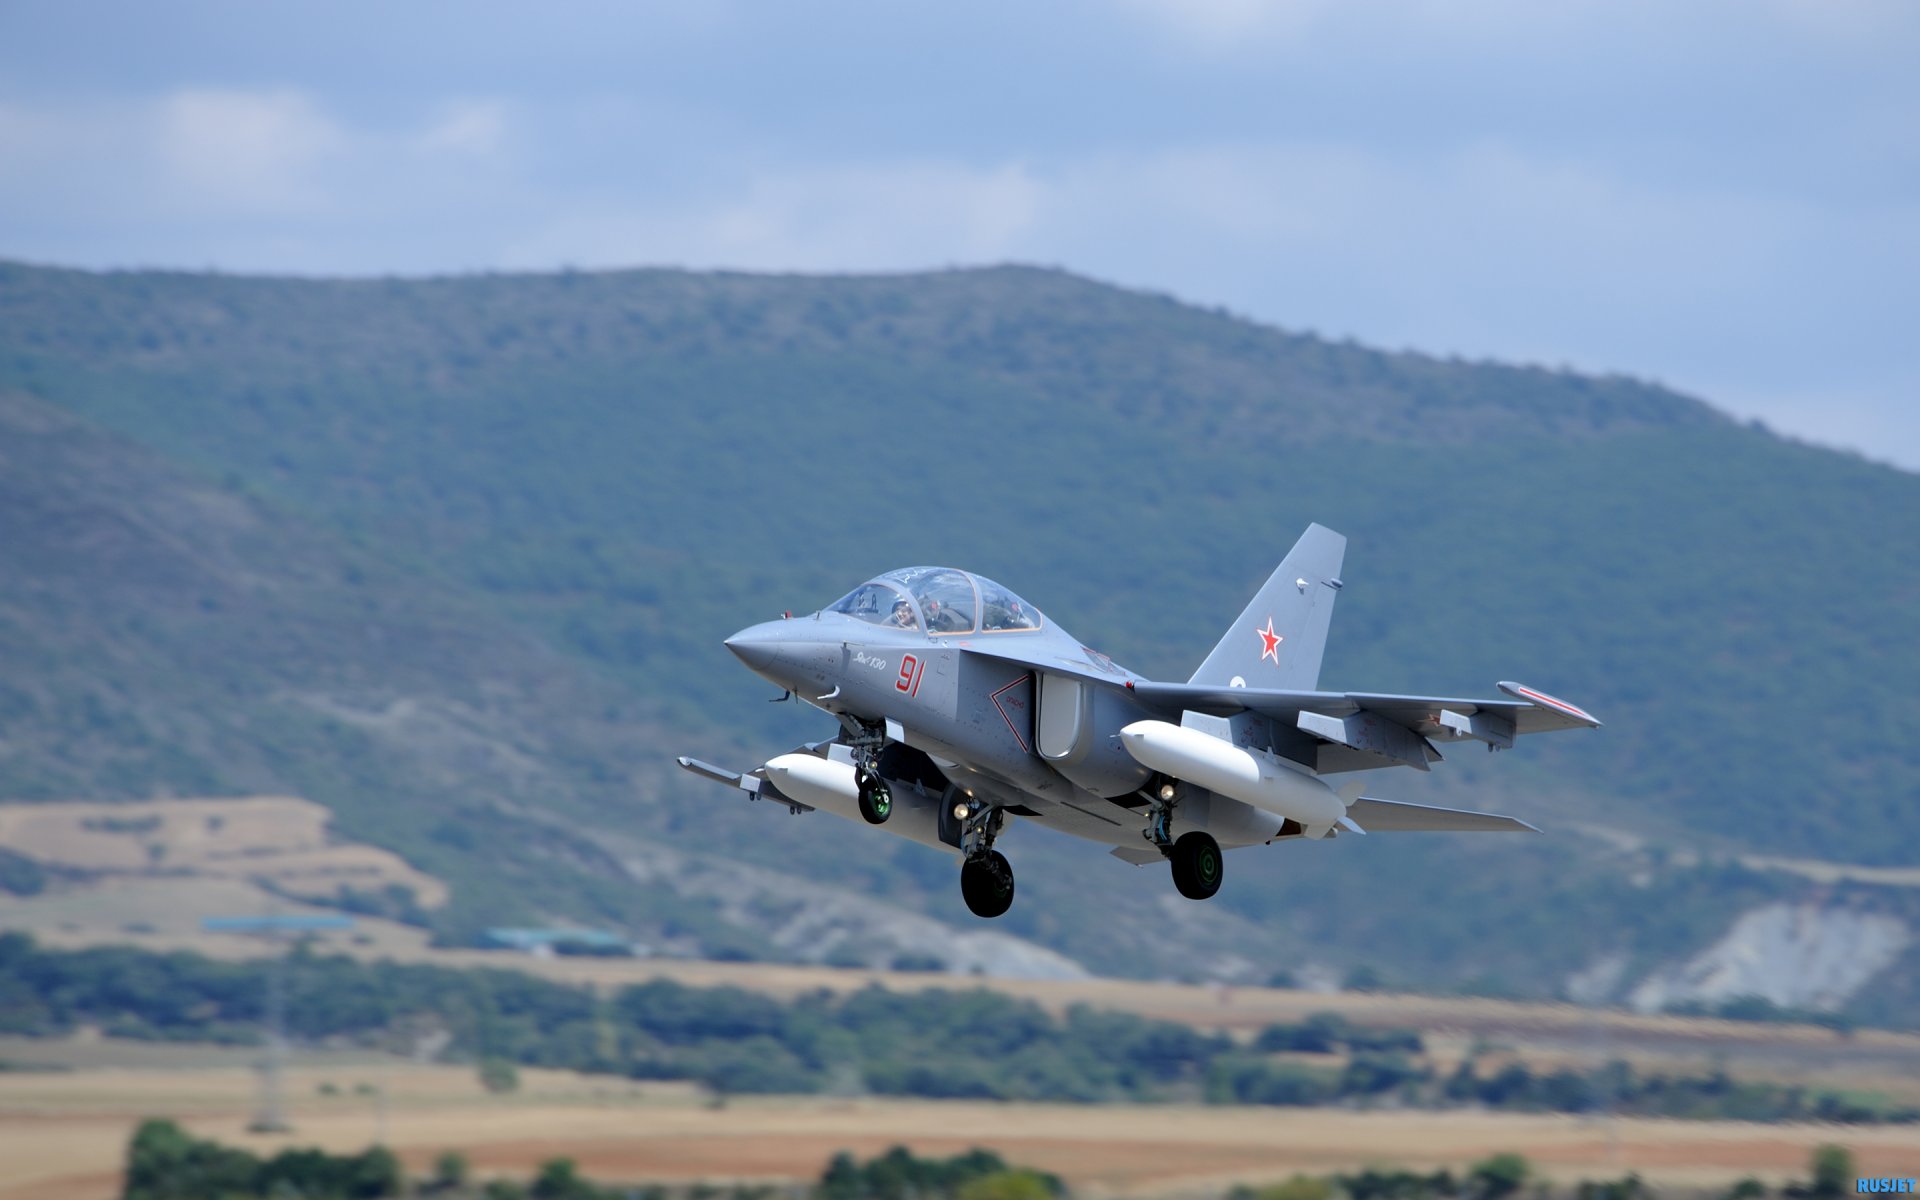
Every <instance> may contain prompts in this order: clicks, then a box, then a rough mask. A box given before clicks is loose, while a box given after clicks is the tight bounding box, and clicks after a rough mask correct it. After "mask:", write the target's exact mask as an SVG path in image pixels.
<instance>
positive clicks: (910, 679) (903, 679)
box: [893, 654, 920, 696]
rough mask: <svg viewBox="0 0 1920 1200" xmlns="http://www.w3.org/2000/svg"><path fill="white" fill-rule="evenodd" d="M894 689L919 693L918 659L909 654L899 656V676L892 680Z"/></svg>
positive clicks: (910, 693)
mask: <svg viewBox="0 0 1920 1200" xmlns="http://www.w3.org/2000/svg"><path fill="white" fill-rule="evenodd" d="M893 687H894V690H895V691H900V692H906V693H908V694H909V695H914V696H917V695H919V694H920V660H919V659H917V658H915V657H914V656H913V655H911V654H902V655H901V656H900V678H898V679H896V680H894V681H893Z"/></svg>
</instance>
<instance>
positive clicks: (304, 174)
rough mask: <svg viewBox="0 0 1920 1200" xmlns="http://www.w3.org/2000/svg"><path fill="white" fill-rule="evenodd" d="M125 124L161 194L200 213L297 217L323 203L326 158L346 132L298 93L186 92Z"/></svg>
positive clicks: (344, 144) (345, 142)
mask: <svg viewBox="0 0 1920 1200" xmlns="http://www.w3.org/2000/svg"><path fill="white" fill-rule="evenodd" d="M129 125H130V126H131V127H132V128H133V129H136V130H138V131H139V133H140V134H141V135H142V141H143V142H144V143H145V144H146V145H147V146H148V147H150V150H149V151H148V152H149V153H150V154H152V156H153V158H154V159H155V165H156V166H157V167H158V169H159V175H160V178H159V180H157V181H156V182H157V183H158V190H159V191H160V194H162V195H164V196H167V197H170V198H171V199H172V201H173V203H174V204H175V205H177V206H178V207H179V208H180V209H182V210H186V211H192V212H195V213H198V214H207V213H221V212H229V213H236V214H246V215H261V214H279V215H297V214H301V213H305V212H310V211H312V210H313V209H314V208H315V207H316V206H317V205H318V204H320V203H323V202H324V199H325V197H324V176H325V174H326V172H327V168H328V166H329V160H331V159H336V158H337V157H338V156H339V155H341V154H342V153H344V152H345V151H347V149H348V147H349V139H348V136H347V134H346V133H345V132H344V131H343V130H342V129H341V128H340V127H339V126H338V125H336V124H335V123H334V122H333V121H332V120H331V119H329V118H328V117H327V116H325V115H324V114H323V113H322V112H321V111H320V107H319V106H318V105H317V104H316V103H315V102H314V101H313V100H312V99H311V98H309V97H307V96H305V95H303V94H301V93H300V92H297V91H292V90H287V89H275V90H271V91H265V92H247V91H220V90H210V89H188V90H184V91H179V92H174V93H172V94H170V95H167V96H164V97H161V98H160V99H159V100H158V101H157V102H156V103H154V104H153V105H151V106H150V107H148V108H147V109H146V110H145V111H143V112H136V113H134V114H132V119H131V120H130V122H129Z"/></svg>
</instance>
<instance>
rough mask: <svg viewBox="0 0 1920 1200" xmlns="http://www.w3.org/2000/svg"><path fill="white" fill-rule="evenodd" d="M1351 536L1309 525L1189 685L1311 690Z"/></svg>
mask: <svg viewBox="0 0 1920 1200" xmlns="http://www.w3.org/2000/svg"><path fill="white" fill-rule="evenodd" d="M1346 554H1347V539H1346V538H1344V537H1342V536H1340V535H1339V534H1337V533H1335V532H1334V531H1333V530H1331V529H1328V528H1326V527H1325V526H1323V525H1309V526H1307V531H1306V532H1305V533H1303V534H1301V535H1300V540H1299V541H1297V542H1295V543H1294V544H1293V549H1292V550H1290V551H1288V552H1287V556H1286V558H1284V559H1282V560H1281V562H1280V566H1279V567H1278V568H1277V569H1275V571H1274V573H1273V575H1272V576H1271V577H1269V578H1268V580H1267V582H1266V584H1265V585H1264V586H1263V587H1261V589H1260V591H1259V593H1258V594H1257V595H1255V596H1254V598H1253V602H1252V603H1251V604H1248V605H1247V608H1246V611H1245V612H1243V613H1241V614H1240V619H1239V620H1237V621H1235V622H1234V623H1233V627H1232V628H1231V629H1229V630H1227V635H1226V636H1225V637H1223V638H1221V639H1220V644H1219V645H1217V646H1215V647H1214V648H1213V653H1211V654H1209V655H1207V661H1205V662H1203V663H1201V664H1200V669H1199V670H1198V671H1195V672H1194V673H1193V678H1192V679H1190V680H1188V682H1189V683H1197V684H1208V685H1211V686H1214V687H1228V686H1230V687H1250V688H1277V689H1281V690H1285V691H1301V692H1310V691H1313V690H1314V689H1315V688H1316V687H1318V686H1319V683H1320V659H1321V657H1322V656H1323V655H1324V654H1325V653H1326V650H1327V624H1328V622H1330V621H1331V620H1333V600H1334V597H1335V596H1336V595H1338V594H1339V591H1340V564H1341V562H1342V560H1344V559H1345V558H1346Z"/></svg>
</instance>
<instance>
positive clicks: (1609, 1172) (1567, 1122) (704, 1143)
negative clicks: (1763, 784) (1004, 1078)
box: [0, 1043, 1920, 1200]
mask: <svg viewBox="0 0 1920 1200" xmlns="http://www.w3.org/2000/svg"><path fill="white" fill-rule="evenodd" d="M22 1045H23V1044H21V1043H0V1054H5V1055H17V1054H18V1052H19V1051H20V1050H21V1048H22ZM25 1045H26V1046H28V1047H30V1048H31V1047H37V1049H38V1050H39V1051H40V1052H41V1053H42V1054H46V1053H49V1052H55V1051H58V1052H60V1053H70V1054H73V1055H77V1056H78V1058H79V1059H80V1060H81V1061H84V1062H87V1063H90V1064H92V1065H88V1066H84V1067H82V1068H81V1069H77V1070H73V1071H69V1072H61V1073H53V1072H46V1073H43V1072H9V1073H5V1074H0V1200H93V1198H96V1197H98V1198H100V1200H105V1198H106V1197H109V1196H112V1195H113V1194H114V1193H115V1189H116V1187H117V1172H116V1165H117V1161H118V1159H119V1157H120V1155H121V1153H122V1152H123V1150H124V1147H125V1144H126V1139H127V1137H128V1135H129V1134H130V1133H131V1131H132V1129H133V1126H134V1124H135V1123H136V1122H137V1121H138V1120H139V1119H140V1118H141V1117H144V1116H150V1115H167V1116H173V1117H176V1118H178V1119H180V1120H181V1121H182V1122H183V1123H184V1124H185V1125H186V1126H187V1127H188V1128H189V1129H190V1130H192V1131H193V1132H195V1133H198V1134H201V1135H204V1136H211V1137H216V1138H219V1139H221V1140H223V1141H226V1142H230V1143H233V1144H237V1145H246V1146H250V1147H253V1148H255V1149H263V1150H270V1149H274V1148H277V1147H279V1146H282V1145H289V1144H304V1145H321V1146H325V1147H327V1148H330V1149H333V1150H352V1149H358V1148H360V1147H363V1146H365V1145H366V1144H368V1143H369V1142H370V1141H372V1140H374V1139H375V1138H376V1137H377V1136H380V1134H381V1132H382V1131H383V1130H384V1140H385V1141H386V1142H387V1144H388V1145H390V1146H392V1147H393V1148H394V1149H395V1150H396V1151H397V1152H398V1153H399V1154H400V1155H401V1157H402V1158H403V1159H404V1160H405V1161H406V1162H407V1164H408V1165H409V1167H410V1168H412V1169H414V1170H416V1171H423V1170H425V1169H426V1167H427V1166H428V1165H429V1164H430V1163H431V1162H432V1160H433V1158H434V1157H435V1156H436V1155H437V1154H439V1153H440V1152H442V1151H444V1150H448V1149H456V1150H460V1151H462V1152H464V1153H465V1154H467V1155H468V1157H469V1158H470V1159H471V1161H472V1162H473V1164H474V1166H475V1167H476V1169H477V1170H478V1171H479V1172H480V1173H482V1174H490V1173H509V1174H513V1175H516V1176H519V1177H522V1178H524V1177H526V1176H528V1175H530V1174H531V1173H532V1171H533V1169H534V1168H535V1167H536V1166H537V1165H538V1164H539V1163H540V1162H542V1161H544V1160H546V1159H548V1158H552V1157H555V1156H565V1157H569V1158H573V1159H575V1160H576V1161H577V1162H578V1163H579V1164H580V1166H581V1168H582V1169H583V1170H584V1171H585V1172H586V1173H588V1174H589V1175H592V1176H594V1177H597V1178H600V1179H605V1180H627V1181H640V1180H660V1181H691V1180H700V1179H706V1180H718V1181H731V1180H750V1181H796V1180H804V1179H808V1178H811V1177H813V1176H816V1175H817V1174H818V1172H819V1170H820V1169H821V1167H822V1166H824V1164H825V1162H826V1160H827V1159H828V1157H830V1156H831V1155H832V1154H833V1153H834V1152H835V1151H836V1150H840V1149H849V1150H852V1151H854V1152H855V1153H857V1154H861V1155H869V1154H873V1153H877V1152H879V1151H881V1150H884V1149H886V1148H887V1147H889V1146H892V1145H896V1144H905V1145H907V1146H910V1147H912V1148H913V1149H915V1150H916V1151H918V1152H921V1153H929V1154H950V1153H955V1152H958V1151H960V1150H964V1149H966V1148H968V1147H970V1146H976V1145H978V1146H987V1147H991V1148H993V1149H996V1150H998V1151H1000V1152H1001V1153H1002V1154H1004V1155H1005V1156H1006V1157H1007V1158H1008V1159H1009V1160H1010V1161H1014V1162H1019V1163H1024V1164H1027V1165H1031V1166H1036V1167H1040V1168H1043V1169H1046V1170H1049V1171H1054V1172H1056V1173H1058V1174H1060V1175H1061V1176H1063V1177H1064V1178H1065V1179H1066V1180H1067V1181H1068V1182H1069V1183H1070V1184H1071V1185H1072V1186H1073V1187H1074V1188H1075V1190H1076V1191H1078V1192H1081V1193H1082V1194H1085V1195H1090V1196H1108V1195H1114V1196H1164V1195H1194V1194H1200V1193H1208V1192H1213V1191H1216V1190H1220V1189H1223V1188H1224V1187H1225V1186H1227V1185H1229V1184H1231V1183H1233V1182H1239V1181H1259V1180H1269V1179H1276V1178H1285V1177H1287V1176H1288V1175H1291V1174H1292V1173H1294V1172H1296V1171H1308V1172H1318V1171H1328V1170H1334V1169H1344V1168H1355V1167H1360V1166H1363V1165H1367V1164H1399V1165H1406V1166H1412V1167H1420V1168H1428V1169H1430V1168H1433V1167H1438V1166H1448V1167H1453V1168H1456V1169H1457V1168H1460V1167H1463V1166H1466V1165H1468V1164H1470V1163H1472V1162H1473V1161H1476V1160H1478V1159H1480V1158H1484V1157H1485V1156H1487V1155H1489V1154H1492V1153H1496V1152H1499V1151H1503V1150H1513V1151H1517V1152H1519V1153H1522V1154H1525V1155H1526V1156H1527V1157H1528V1158H1529V1159H1531V1160H1532V1161H1533V1162H1534V1163H1535V1164H1536V1165H1537V1166H1538V1167H1539V1168H1540V1169H1541V1170H1542V1171H1543V1172H1545V1173H1546V1174H1548V1175H1549V1176H1551V1177H1553V1178H1555V1179H1558V1180H1565V1181H1575V1180H1578V1179H1582V1178H1602V1177H1607V1178H1611V1177H1617V1176H1619V1175H1622V1174H1624V1173H1625V1172H1627V1171H1629V1170H1633V1171H1638V1172H1640V1173H1641V1174H1642V1175H1643V1176H1645V1177H1646V1178H1648V1179H1649V1180H1650V1181H1652V1182H1653V1183H1655V1184H1656V1185H1666V1186H1678V1187H1703V1188H1704V1187H1721V1186H1724V1185H1726V1184H1727V1183H1730V1182H1731V1181H1733V1180H1735V1179H1737V1178H1740V1177H1742V1176H1745V1175H1749V1174H1751V1175H1756V1176H1759V1177H1761V1178H1763V1179H1766V1180H1768V1181H1770V1182H1779V1181H1784V1180H1786V1179H1788V1178H1790V1177H1793V1176H1795V1175H1796V1174H1804V1171H1805V1166H1806V1162H1807V1157H1808V1154H1809V1152H1810V1151H1811V1150H1812V1148H1813V1147H1814V1146H1816V1145H1819V1144H1821V1143H1823V1142H1830V1141H1836V1140H1838V1141H1844V1142H1845V1143H1846V1144H1848V1145H1850V1146H1852V1148H1853V1149H1854V1152H1855V1154H1856V1156H1857V1157H1858V1161H1859V1164H1860V1169H1861V1170H1862V1171H1863V1172H1865V1173H1869V1174H1903V1173H1911V1172H1912V1170H1913V1169H1914V1167H1915V1165H1916V1159H1920V1144H1917V1141H1916V1138H1915V1135H1914V1131H1913V1130H1912V1129H1911V1128H1910V1127H1909V1128H1886V1127H1882V1128H1866V1129H1859V1128H1856V1129H1848V1130H1837V1129H1833V1128H1827V1127H1819V1126H1778V1125H1746V1124H1737V1123H1731V1122H1658V1121H1639V1120H1610V1121H1609V1120H1582V1119H1575V1118H1569V1117H1557V1116H1532V1115H1502V1114H1489V1113H1473V1112H1448V1113H1431V1112H1411V1111H1403V1112H1392V1111H1385V1112H1357V1111H1348V1110H1330V1109H1270V1108H1268V1109H1252V1108H1203V1107H1187V1106H1101V1107H1084V1106H1064V1105H1027V1104H982V1103H947V1102H929V1101H893V1100H884V1101H883V1100H877V1099H870V1098H857V1099H855V1098H827V1097H815V1098H771V1099H759V1100H751V1101H739V1100H735V1101H732V1102H729V1103H727V1104H726V1105H724V1106H716V1105H715V1104H714V1103H713V1102H712V1101H711V1100H710V1099H709V1098H707V1097H705V1096H703V1095H702V1094H700V1093H699V1092H698V1090H697V1089H694V1088H691V1087H687V1086H683V1085H663V1084H645V1085H640V1084H634V1083H630V1082H627V1081H624V1080H609V1079H606V1078H604V1077H591V1076H578V1075H570V1074H566V1073H562V1072H546V1071H527V1072H524V1073H523V1074H522V1086H521V1088H520V1090H519V1091H518V1092H516V1093H514V1094H512V1095H508V1096H494V1095H489V1094H488V1093H486V1092H484V1091H483V1090H482V1089H481V1088H480V1087H479V1086H478V1083H477V1081H476V1080H475V1077H474V1074H473V1073H472V1072H471V1071H467V1070H462V1069H458V1068H453V1067H440V1066H423V1065H420V1064H417V1063H410V1062H406V1061H401V1060H382V1059H375V1058H371V1057H366V1056H357V1057H356V1056H351V1055H344V1056H332V1057H316V1058H305V1059H300V1060H297V1061H296V1063H295V1065H294V1066H293V1067H292V1068H291V1069H290V1070H289V1073H288V1080H287V1094H288V1097H289V1100H290V1106H289V1107H290V1112H291V1115H292V1119H293V1121H294V1124H295V1132H294V1133H293V1134H291V1135H279V1136H271V1137H270V1136H264V1135H256V1134H249V1133H247V1132H246V1128H245V1126H246V1124H247V1121H248V1118H249V1116H250V1114H251V1111H252V1105H253V1099H254V1086H255V1085H254V1079H253V1073H252V1072H251V1070H250V1069H248V1067H246V1066H245V1065H244V1064H241V1063H237V1062H234V1061H232V1060H233V1057H234V1056H233V1055H232V1054H231V1053H229V1054H228V1055H227V1056H226V1061H222V1062H217V1063H216V1065H190V1064H192V1063H193V1061H194V1059H195V1057H196V1056H197V1055H199V1053H200V1052H199V1051H198V1050H196V1049H194V1048H188V1047H122V1046H118V1045H112V1044H106V1045H103V1044H99V1043H93V1044H90V1045H89V1044H85V1043H83V1044H79V1045H69V1044H61V1045H60V1046H56V1045H53V1044H46V1043H38V1044H33V1043H28V1044H25ZM62 1047H64V1048H62ZM128 1054H131V1055H132V1056H134V1058H135V1059H138V1060H140V1065H137V1066H134V1065H111V1063H112V1061H113V1060H114V1059H116V1058H124V1057H125V1056H126V1055H128Z"/></svg>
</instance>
